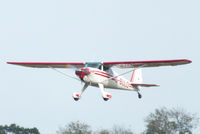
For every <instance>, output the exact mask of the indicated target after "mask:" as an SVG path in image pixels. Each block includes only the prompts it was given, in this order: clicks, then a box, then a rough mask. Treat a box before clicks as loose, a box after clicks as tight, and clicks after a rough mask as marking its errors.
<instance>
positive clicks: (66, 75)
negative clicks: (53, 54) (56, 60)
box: [48, 66, 81, 81]
mask: <svg viewBox="0 0 200 134" xmlns="http://www.w3.org/2000/svg"><path fill="white" fill-rule="evenodd" d="M48 67H49V68H51V69H53V70H54V71H56V72H58V73H60V74H62V75H64V76H67V77H68V78H72V79H75V80H78V81H81V80H80V79H78V78H76V77H73V76H70V75H68V74H66V73H63V72H61V71H59V70H57V69H55V68H53V67H51V66H48Z"/></svg>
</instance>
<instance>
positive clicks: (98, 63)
mask: <svg viewBox="0 0 200 134" xmlns="http://www.w3.org/2000/svg"><path fill="white" fill-rule="evenodd" d="M85 67H93V68H99V69H100V68H101V62H86V63H85Z"/></svg>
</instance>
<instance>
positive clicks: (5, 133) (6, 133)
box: [0, 124, 40, 134]
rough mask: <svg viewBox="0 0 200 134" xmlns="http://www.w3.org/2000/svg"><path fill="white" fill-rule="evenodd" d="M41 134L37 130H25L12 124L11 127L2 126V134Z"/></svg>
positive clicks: (0, 127)
mask: <svg viewBox="0 0 200 134" xmlns="http://www.w3.org/2000/svg"><path fill="white" fill-rule="evenodd" d="M10 133H12V134H40V132H39V131H38V129H37V128H24V127H20V126H17V125H16V124H11V125H10V126H7V125H5V126H2V125H0V134H10Z"/></svg>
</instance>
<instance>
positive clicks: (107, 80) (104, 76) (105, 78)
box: [79, 67, 137, 91]
mask: <svg viewBox="0 0 200 134" xmlns="http://www.w3.org/2000/svg"><path fill="white" fill-rule="evenodd" d="M87 71H89V73H88V74H87V75H85V76H82V78H81V79H82V81H83V82H85V83H89V84H90V85H91V86H96V87H98V84H99V83H101V84H103V85H104V87H105V88H111V89H121V90H131V91H136V90H137V89H135V88H134V87H133V86H132V85H131V82H130V81H129V80H127V79H125V78H123V77H122V76H118V74H117V73H116V72H114V71H113V70H111V69H108V70H106V71H102V70H100V69H98V68H91V67H88V68H87ZM79 77H80V76H79Z"/></svg>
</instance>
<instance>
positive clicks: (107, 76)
mask: <svg viewBox="0 0 200 134" xmlns="http://www.w3.org/2000/svg"><path fill="white" fill-rule="evenodd" d="M94 74H96V75H100V76H103V77H106V78H110V77H109V76H107V75H104V74H100V73H94Z"/></svg>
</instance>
